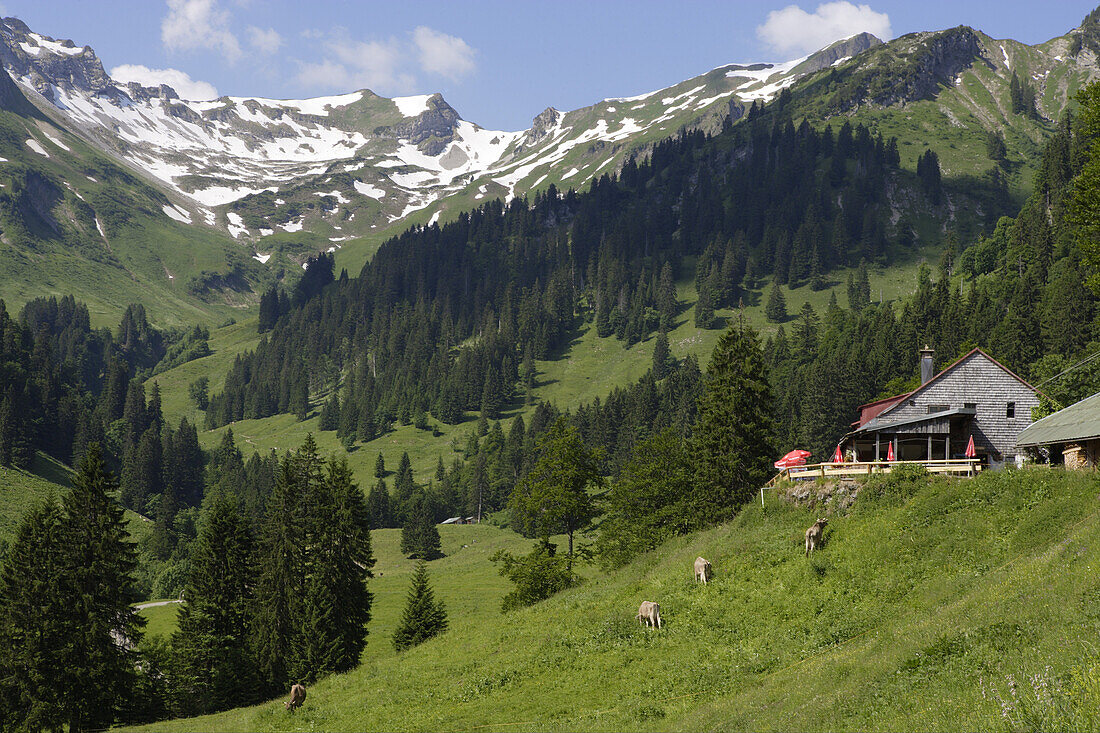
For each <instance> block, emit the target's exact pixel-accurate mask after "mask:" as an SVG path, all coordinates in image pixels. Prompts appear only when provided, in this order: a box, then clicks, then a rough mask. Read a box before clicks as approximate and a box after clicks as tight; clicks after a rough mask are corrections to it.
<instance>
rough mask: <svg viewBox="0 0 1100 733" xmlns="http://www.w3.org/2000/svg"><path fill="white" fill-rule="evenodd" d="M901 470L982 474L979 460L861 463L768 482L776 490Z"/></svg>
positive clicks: (820, 466)
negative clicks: (794, 483) (780, 486)
mask: <svg viewBox="0 0 1100 733" xmlns="http://www.w3.org/2000/svg"><path fill="white" fill-rule="evenodd" d="M898 466H922V467H923V468H924V469H925V470H926V471H928V473H941V474H945V475H949V476H966V477H968V478H969V477H972V476H974V475H975V474H977V473H978V472H979V471H981V470H982V465H981V461H979V460H978V459H976V458H953V459H945V460H938V461H937V460H930V461H858V462H855V463H809V464H806V465H805V466H793V467H791V468H784V469H783V470H782V471H780V472H779V474H778V475H777V476H776V477H775V478H773V479H772V480H771V481H769V482H768V484H767V485H768V486H775V485H776V484H777V483H779V482H780V481H816V480H818V479H834V480H835V479H855V478H863V477H865V476H870V475H871V474H874V473H890V472H891V471H893V470H894V469H895V468H897V467H898Z"/></svg>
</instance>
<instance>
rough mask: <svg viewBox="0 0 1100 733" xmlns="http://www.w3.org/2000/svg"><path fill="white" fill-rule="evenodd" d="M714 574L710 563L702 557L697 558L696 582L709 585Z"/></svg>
mask: <svg viewBox="0 0 1100 733" xmlns="http://www.w3.org/2000/svg"><path fill="white" fill-rule="evenodd" d="M712 574H713V573H712V572H711V569H710V561H709V560H706V559H704V558H701V557H697V558H695V582H696V583H698V582H699V581H700V580H701V581H703V585H706V584H707V581H708V580H710V578H711V575H712Z"/></svg>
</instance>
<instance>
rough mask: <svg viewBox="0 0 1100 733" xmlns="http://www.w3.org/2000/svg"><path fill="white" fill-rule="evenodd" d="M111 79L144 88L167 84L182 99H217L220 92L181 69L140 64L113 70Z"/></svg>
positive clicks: (125, 65)
mask: <svg viewBox="0 0 1100 733" xmlns="http://www.w3.org/2000/svg"><path fill="white" fill-rule="evenodd" d="M111 77H112V78H113V79H114V80H115V81H117V82H120V83H122V84H128V83H129V82H132V81H136V82H137V83H138V84H141V85H142V86H144V87H155V86H159V85H161V84H167V85H168V86H170V87H172V88H173V89H175V90H176V94H178V95H180V98H181V99H194V100H203V99H217V98H218V90H217V89H216V88H215V87H214V85H213V84H209V83H207V82H205V81H197V80H195V79H192V78H191V77H190V76H188V74H187V73H186V72H183V71H180V70H179V69H150V68H149V67H148V66H141V65H140V64H123V65H122V66H116V67H115V68H113V69H111Z"/></svg>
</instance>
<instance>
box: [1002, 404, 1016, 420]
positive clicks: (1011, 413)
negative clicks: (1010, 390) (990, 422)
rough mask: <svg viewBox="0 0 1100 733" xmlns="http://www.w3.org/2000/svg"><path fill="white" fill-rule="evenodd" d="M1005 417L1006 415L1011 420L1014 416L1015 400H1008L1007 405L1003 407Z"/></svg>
mask: <svg viewBox="0 0 1100 733" xmlns="http://www.w3.org/2000/svg"><path fill="white" fill-rule="evenodd" d="M1005 417H1007V418H1008V419H1009V420H1012V419H1014V418H1015V417H1016V403H1015V402H1009V403H1008V406H1007V407H1006V408H1005Z"/></svg>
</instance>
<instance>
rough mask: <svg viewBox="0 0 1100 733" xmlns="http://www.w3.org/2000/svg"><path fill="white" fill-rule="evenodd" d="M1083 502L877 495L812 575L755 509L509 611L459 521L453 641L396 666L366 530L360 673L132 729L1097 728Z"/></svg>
mask: <svg viewBox="0 0 1100 733" xmlns="http://www.w3.org/2000/svg"><path fill="white" fill-rule="evenodd" d="M1098 487H1100V482H1098V481H1097V479H1096V477H1095V476H1092V475H1070V474H1066V473H1063V472H1061V471H1057V470H1040V469H1036V470H1028V471H1004V472H1000V473H987V474H983V475H981V476H979V477H978V478H976V479H973V480H965V479H954V480H950V479H924V478H918V479H911V480H906V479H904V478H901V477H895V478H893V479H886V480H876V481H875V482H874V483H871V484H867V485H865V486H864V487H863V488H862V490H861V493H860V496H859V498H858V499H857V501H856V503H855V504H854V506H853V507H852V508H851V509H850V510H849V511H848V512H847V513H844V512H840V511H838V512H836V513H834V514H833V515H832V518H831V522H830V524H829V528H828V531H827V534H826V543H825V546H824V549H822V550H820V551H819V552H817V553H815V554H814V555H813V556H812V557H810V558H806V557H805V556H804V554H803V549H802V534H803V532H804V530H805V528H806V527H807V526H809V524H810V523H812V522H813V520H814V518H816V517H817V516H819V515H820V514H821V513H822V512H824V511H826V508H825V507H821V506H818V507H806V506H800V505H796V504H792V503H787V502H786V501H781V500H780V499H779V498H777V497H776V496H774V495H769V496H768V499H767V502H766V507H765V508H764V509H762V508H761V506H760V504H759V503H752V504H749V505H748V506H747V507H746V508H745V510H744V511H743V512H742V513H741V514H740V515H739V516H738V517H737V519H735V520H734V521H733V522H732V523H730V524H726V525H722V526H719V527H717V528H715V529H713V530H710V531H706V532H701V533H698V534H695V535H690V536H686V537H682V538H678V539H675V540H672V541H670V542H668V543H666V544H665V545H663V546H662V547H660V548H658V549H657V550H656V551H654V552H651V553H648V554H646V555H643V556H641V557H640V558H638V559H637V560H636V561H635V562H633V563H632V564H630V565H628V566H626V567H624V568H622V569H620V570H617V571H613V572H608V573H602V572H595V571H593V572H591V573H589V574H588V577H587V578H586V580H585V582H584V583H583V584H582V585H580V586H579V587H577V588H575V589H572V590H569V591H565V592H563V593H561V594H559V595H558V596H555V597H553V598H551V599H549V600H547V601H544V602H542V603H539V604H537V605H535V606H533V607H530V608H527V609H524V610H520V611H516V612H513V613H509V614H507V615H499V613H498V612H497V611H496V608H495V605H496V603H497V602H498V599H499V596H500V593H501V592H502V591H503V590H504V589H503V588H502V587H501V581H500V579H499V578H497V577H496V575H495V569H494V567H493V566H492V565H491V564H490V563H488V562H487V561H486V555H487V553H488V551H489V549H490V548H491V547H495V546H507V544H508V543H509V542H512V543H517V542H518V538H516V536H515V535H512V534H510V533H508V532H506V531H504V530H498V529H494V528H491V527H454V528H450V530H449V531H448V532H447V534H445V535H444V540H445V549H446V551H447V552H448V558H447V559H445V560H440V561H438V562H435V563H432V564H431V568H432V579H433V583H434V585H435V586H436V589H437V592H438V593H439V594H440V595H441V596H442V597H443V598H444V600H445V601H446V602H447V604H448V610H449V613H450V619H451V628H450V630H449V631H448V632H447V633H446V634H445V635H443V636H441V637H439V638H437V639H434V640H432V641H429V642H427V643H425V644H424V645H422V646H420V647H417V648H414V649H413V650H410V651H408V652H405V653H403V654H401V655H398V654H395V653H394V652H393V651H392V648H386V644H387V639H386V637H387V635H388V633H389V632H390V631H391V630H392V623H393V620H394V619H395V618H396V612H397V609H398V608H399V600H400V599H399V598H398V597H395V596H400V594H401V592H402V590H403V586H404V585H405V582H404V581H405V576H407V572H408V565H406V566H405V567H404V568H403V569H402V570H397V569H394V568H393V567H392V566H389V565H388V564H387V562H386V561H384V560H383V558H385V557H386V556H387V555H388V554H389V551H388V550H386V549H385V548H386V545H387V542H392V541H393V540H390V539H388V538H387V537H386V533H376V536H377V537H378V539H377V545H378V556H379V564H378V568H377V570H378V571H380V572H381V573H382V577H380V578H377V579H376V580H374V581H371V587H372V588H373V589H375V591H376V594H377V595H376V608H377V613H376V617H375V619H374V620H373V621H372V622H371V626H370V637H369V639H370V641H369V643H368V651H367V652H366V654H365V656H364V662H363V664H362V666H361V667H360V668H358V669H356V670H354V671H352V672H350V673H348V674H344V675H337V676H333V677H330V678H327V679H325V680H323V681H321V682H319V683H318V684H316V685H315V686H314V687H313V688H312V689H310V691H309V697H308V699H307V700H306V703H305V705H304V706H303V707H302V708H301V709H300V710H299V711H297V712H296V713H293V714H289V713H287V712H286V711H285V710H284V709H283V706H282V703H281V701H279V700H276V701H272V702H269V703H265V704H262V705H258V706H255V707H251V708H242V709H237V710H232V711H228V712H225V713H221V714H218V715H212V716H207V717H203V718H198V719H191V720H180V721H169V722H162V723H157V724H156V725H155V726H153V727H152V728H151V729H156V730H217V731H251V730H260V731H269V730H270V731H275V730H488V731H493V730H509V731H510V730H608V731H610V730H625V729H630V730H634V729H637V730H704V729H706V730H714V729H722V730H725V729H747V730H868V729H877V730H1030V729H1037V730H1048V729H1057V730H1061V729H1082V728H1093V729H1095V728H1096V727H1097V725H1100V715H1098V714H1097V712H1096V711H1097V709H1098V708H1097V703H1100V656H1098V652H1097V650H1096V648H1095V643H1094V641H1095V637H1096V633H1097V631H1098V630H1100V581H1098V580H1097V578H1096V573H1095V570H1094V568H1095V567H1096V566H1097V564H1098V563H1100V506H1098V505H1097V498H1096V496H1097V489H1098ZM475 540H476V544H475V542H474V541H475ZM461 544H466V545H469V546H468V547H466V548H461ZM456 545H458V546H459V548H458V549H456ZM698 555H702V556H704V557H706V558H708V559H709V560H711V562H712V563H713V564H714V568H715V578H714V580H713V581H712V582H711V584H710V585H708V586H705V587H704V586H702V585H697V584H695V583H694V582H693V581H692V573H691V565H692V561H693V560H694V558H695V557H696V556H698ZM396 574H400V575H401V577H400V579H399V580H398V579H396V578H394V577H393V576H394V575H396ZM391 579H392V584H391ZM642 600H654V601H657V602H659V603H660V604H661V609H662V615H663V617H664V621H665V624H664V628H663V629H661V630H660V631H657V630H650V629H645V628H642V627H640V626H639V625H638V623H637V621H635V619H634V614H635V613H636V611H637V608H638V604H639V603H640V602H641V601H642ZM1044 686H1045V687H1044ZM1056 689H1057V690H1059V691H1060V692H1058V693H1057V694H1055V693H1053V692H1049V691H1052V690H1056ZM1044 690H1047V692H1044ZM796 691H797V694H794V693H795V692H796ZM1014 692H1015V696H1014V695H1013V693H1014ZM1002 702H1003V703H1004V704H1003V706H1002Z"/></svg>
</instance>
